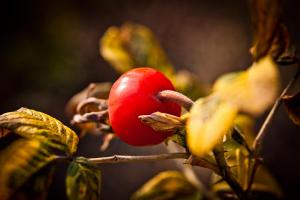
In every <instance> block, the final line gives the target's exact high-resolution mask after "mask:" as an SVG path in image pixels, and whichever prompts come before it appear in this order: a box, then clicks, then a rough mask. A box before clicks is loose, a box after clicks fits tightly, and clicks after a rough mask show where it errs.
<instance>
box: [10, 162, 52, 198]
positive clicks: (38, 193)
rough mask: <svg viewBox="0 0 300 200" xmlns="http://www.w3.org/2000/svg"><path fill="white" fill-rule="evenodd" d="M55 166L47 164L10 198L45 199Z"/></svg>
mask: <svg viewBox="0 0 300 200" xmlns="http://www.w3.org/2000/svg"><path fill="white" fill-rule="evenodd" d="M54 169H55V167H54V166H53V165H47V166H46V167H44V168H43V169H41V170H40V171H38V172H37V173H35V174H34V175H33V176H31V177H30V178H29V179H28V180H27V181H26V183H25V184H24V185H23V186H22V187H21V188H20V189H19V190H18V191H16V192H14V194H13V195H12V197H11V198H10V199H22V200H46V199H47V196H48V190H49V187H50V185H51V183H52V177H53V173H54Z"/></svg>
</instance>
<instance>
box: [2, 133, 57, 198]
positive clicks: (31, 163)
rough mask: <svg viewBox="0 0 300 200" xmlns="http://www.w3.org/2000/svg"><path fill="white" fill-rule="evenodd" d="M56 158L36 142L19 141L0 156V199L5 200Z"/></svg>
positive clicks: (43, 144) (45, 146)
mask: <svg viewBox="0 0 300 200" xmlns="http://www.w3.org/2000/svg"><path fill="white" fill-rule="evenodd" d="M56 158H57V156H56V155H53V154H51V153H50V152H49V150H48V145H46V144H45V143H42V142H40V141H38V140H28V139H19V140H17V141H15V142H13V143H12V144H11V145H10V146H9V147H7V148H6V149H5V150H3V151H2V152H1V154H0V177H1V178H0V199H1V200H6V199H9V198H10V196H11V195H12V194H13V193H14V192H15V191H16V190H18V189H19V188H20V187H21V186H22V185H23V184H24V183H26V181H27V180H28V179H29V178H30V177H31V176H32V175H33V174H35V173H36V172H38V171H39V170H40V169H42V168H43V167H45V166H46V165H48V164H49V163H50V162H51V161H53V160H55V159H56Z"/></svg>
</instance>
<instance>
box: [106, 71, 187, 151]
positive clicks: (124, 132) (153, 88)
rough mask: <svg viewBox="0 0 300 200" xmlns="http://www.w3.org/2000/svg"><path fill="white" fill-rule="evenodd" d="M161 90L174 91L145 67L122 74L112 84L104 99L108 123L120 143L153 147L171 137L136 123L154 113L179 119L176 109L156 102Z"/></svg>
mask: <svg viewBox="0 0 300 200" xmlns="http://www.w3.org/2000/svg"><path fill="white" fill-rule="evenodd" d="M162 90H174V86H173V85H172V83H171V82H170V80H169V79H168V78H167V77H165V76H164V75H163V74H162V73H161V72H159V71H157V70H154V69H152V68H146V67H144V68H135V69H132V70H130V71H128V72H126V73H125V74H123V75H122V76H121V77H120V78H119V79H118V80H117V81H116V82H115V83H114V84H113V86H112V88H111V91H110V93H109V98H108V106H109V109H108V111H109V120H110V123H111V126H112V128H113V130H114V132H115V133H116V134H117V136H118V137H119V138H120V139H121V140H122V141H124V142H126V143H128V144H131V145H134V146H145V145H155V144H159V143H161V142H162V141H163V140H164V139H166V138H167V137H169V136H170V135H172V133H171V132H156V131H154V130H153V129H152V128H151V127H149V126H147V125H145V124H143V123H142V122H141V121H140V120H139V119H138V116H140V115H147V114H151V113H153V112H156V111H160V112H164V113H168V114H172V115H176V116H179V115H180V113H181V108H180V106H178V105H177V104H175V103H172V102H163V101H161V100H159V99H158V98H157V96H156V95H157V93H158V92H160V91H162Z"/></svg>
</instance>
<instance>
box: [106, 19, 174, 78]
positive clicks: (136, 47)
mask: <svg viewBox="0 0 300 200" xmlns="http://www.w3.org/2000/svg"><path fill="white" fill-rule="evenodd" d="M100 54H101V55H102V56H103V58H104V59H105V60H107V61H108V62H109V63H110V64H111V65H112V66H113V67H114V68H115V69H116V70H117V71H118V72H120V73H124V72H126V71H127V70H129V69H131V68H133V67H146V66H148V67H153V68H156V69H158V70H160V71H162V72H163V73H165V74H166V75H167V76H169V75H171V73H172V71H173V67H172V64H171V63H170V61H169V60H168V58H167V56H166V54H165V52H164V51H163V50H162V48H161V46H160V44H159V42H158V41H157V39H156V38H155V36H154V34H153V33H152V32H151V30H150V29H149V28H147V27H146V26H142V25H139V24H134V23H125V24H124V25H122V26H121V27H115V26H113V27H109V28H108V29H107V31H106V32H105V33H104V35H103V37H102V38H101V40H100Z"/></svg>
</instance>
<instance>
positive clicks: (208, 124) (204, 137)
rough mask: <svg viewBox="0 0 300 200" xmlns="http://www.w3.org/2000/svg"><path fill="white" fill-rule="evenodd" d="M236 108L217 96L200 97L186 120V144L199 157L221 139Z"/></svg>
mask: <svg viewBox="0 0 300 200" xmlns="http://www.w3.org/2000/svg"><path fill="white" fill-rule="evenodd" d="M236 115H237V108H236V107H235V106H233V105H232V104H230V103H228V102H226V101H222V100H221V99H220V98H219V97H218V96H208V97H206V98H201V99H199V100H197V101H196V102H195V104H194V105H193V107H192V109H191V111H190V116H189V118H188V120H187V125H186V130H187V145H188V147H189V150H190V151H191V153H192V154H193V155H195V156H198V157H201V156H203V155H204V154H207V153H209V152H210V151H211V150H212V149H213V148H214V146H215V145H216V144H217V143H219V142H220V141H222V139H223V137H224V135H225V134H227V133H228V132H229V131H230V130H231V128H232V126H233V123H234V119H235V117H236Z"/></svg>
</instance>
